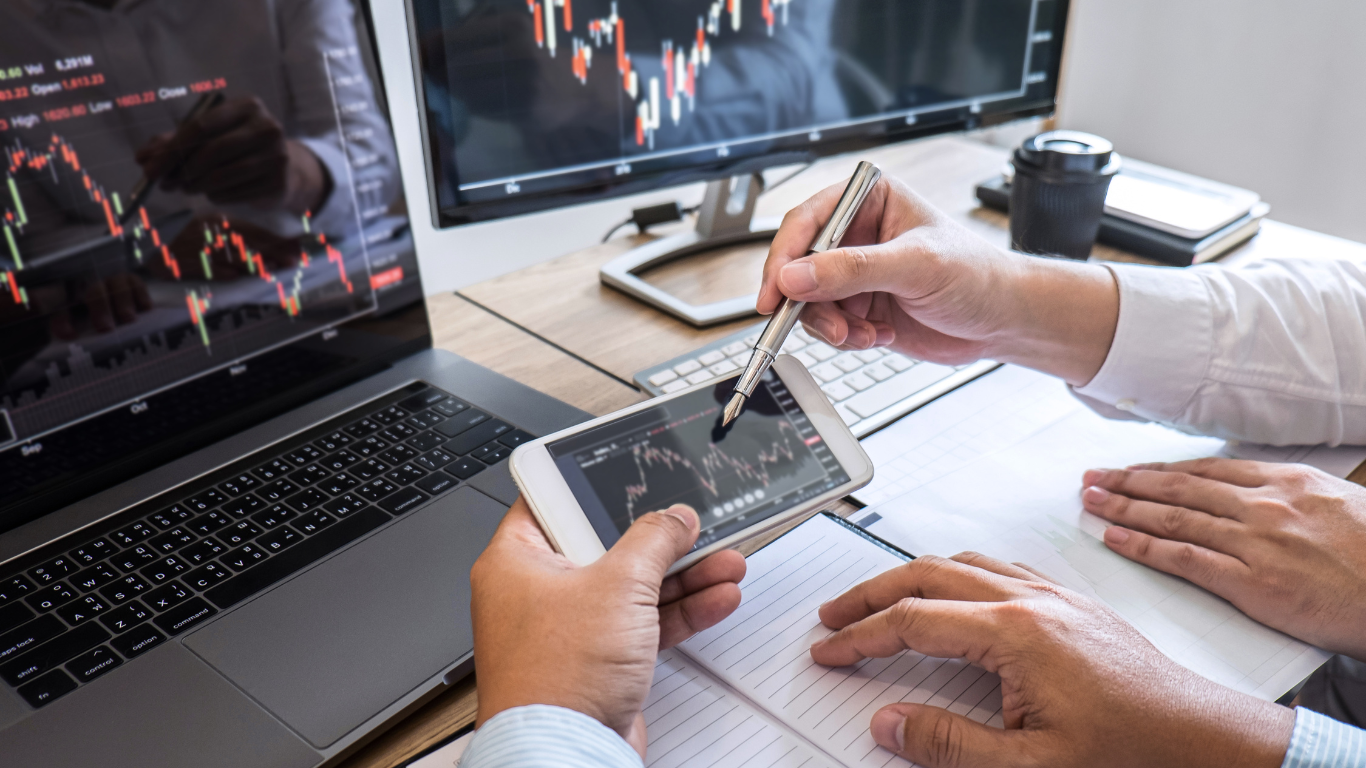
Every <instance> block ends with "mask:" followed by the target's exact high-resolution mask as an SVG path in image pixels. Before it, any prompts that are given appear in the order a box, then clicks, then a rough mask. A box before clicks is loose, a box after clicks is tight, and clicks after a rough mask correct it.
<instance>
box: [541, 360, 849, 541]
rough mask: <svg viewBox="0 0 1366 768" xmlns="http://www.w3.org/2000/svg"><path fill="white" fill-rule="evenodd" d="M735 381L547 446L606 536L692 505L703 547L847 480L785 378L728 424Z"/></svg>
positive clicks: (762, 390) (771, 379) (771, 382)
mask: <svg viewBox="0 0 1366 768" xmlns="http://www.w3.org/2000/svg"><path fill="white" fill-rule="evenodd" d="M733 384H734V382H733V381H731V382H728V383H726V384H721V385H716V386H715V387H709V388H706V389H703V390H699V391H697V392H694V393H692V394H689V395H685V396H683V397H681V398H677V399H674V400H669V401H668V402H665V403H663V404H662V405H660V406H658V407H656V408H651V409H649V410H646V411H642V412H641V413H637V414H634V415H632V416H630V417H627V418H625V419H622V420H620V421H617V422H613V423H611V424H607V425H604V426H602V427H598V428H597V429H594V430H590V431H588V432H585V433H583V434H581V435H576V436H574V437H572V438H568V439H566V440H562V441H559V442H556V443H552V444H551V445H550V446H549V449H550V452H551V455H552V456H553V457H554V458H555V461H556V465H557V466H559V467H560V470H561V472H562V473H563V474H564V477H565V479H566V480H567V481H568V483H569V486H570V489H571V490H572V491H573V492H574V494H575V498H577V499H578V500H579V502H580V505H581V506H582V507H583V509H584V511H585V512H586V513H587V514H588V517H589V520H590V521H592V522H593V523H594V527H595V528H596V529H597V530H598V532H599V535H600V536H603V538H604V540H605V541H608V542H612V541H615V540H616V537H617V536H619V535H620V534H621V533H622V532H624V531H625V530H626V529H627V528H629V527H630V525H631V523H633V522H634V521H635V520H636V519H637V518H639V517H640V516H641V515H643V514H646V513H648V512H654V511H658V510H662V509H667V508H668V507H670V506H672V505H674V504H687V505H688V506H691V507H692V508H693V509H695V510H696V511H697V512H698V514H699V516H700V517H701V521H702V532H701V535H700V537H699V538H698V541H697V546H698V547H702V546H706V545H707V544H710V543H711V542H713V541H717V540H719V539H722V538H725V537H726V536H727V535H729V534H731V533H734V532H735V531H738V530H740V529H743V528H746V527H748V526H750V525H753V524H754V523H756V522H759V521H761V520H763V519H765V518H767V517H769V516H771V515H773V514H775V513H778V512H782V511H785V510H788V509H791V508H792V507H794V506H796V505H797V504H799V503H800V502H802V501H805V500H807V499H810V498H814V497H815V496H818V495H820V494H821V493H823V492H825V491H827V490H829V489H831V488H834V487H836V486H838V485H840V484H842V483H844V482H847V480H848V475H847V474H846V473H845V472H844V470H843V469H842V468H841V467H840V466H839V463H838V461H837V460H836V459H835V457H834V455H833V454H831V452H830V450H829V448H828V447H827V446H826V445H825V443H824V442H823V441H822V439H821V436H820V434H819V433H817V432H816V429H815V428H814V427H813V426H812V425H811V422H810V421H809V420H808V419H807V417H806V415H805V414H804V413H803V412H802V410H801V408H800V407H799V406H798V405H797V402H796V401H795V400H794V399H793V397H792V395H791V394H790V393H789V392H788V390H787V388H786V386H785V385H784V384H783V382H782V380H781V379H779V378H778V377H777V376H776V375H774V374H773V373H772V372H770V373H769V374H768V375H767V377H766V378H765V380H764V381H763V383H762V384H761V386H760V387H759V389H757V390H756V391H755V395H754V397H753V398H751V400H750V401H749V404H748V406H747V407H746V410H745V412H744V413H743V414H741V416H740V418H739V419H737V420H736V421H735V422H734V423H733V424H732V425H731V426H730V427H729V428H722V427H721V426H720V415H721V408H722V405H723V404H724V403H725V401H726V400H728V399H729V398H730V395H731V393H732V388H733Z"/></svg>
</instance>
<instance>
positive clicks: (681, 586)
mask: <svg viewBox="0 0 1366 768" xmlns="http://www.w3.org/2000/svg"><path fill="white" fill-rule="evenodd" d="M746 567H747V564H746V563H745V556H744V555H742V554H740V553H739V552H736V551H735V550H733V549H727V550H725V551H723V552H717V553H716V554H714V555H712V556H711V557H708V558H707V559H705V560H703V561H702V562H700V563H698V564H697V565H694V566H692V567H691V568H689V569H688V570H686V571H684V572H682V573H677V574H674V575H673V576H670V577H669V578H667V579H665V580H664V584H663V585H662V586H661V587H660V589H659V602H660V604H661V605H663V604H664V603H672V602H673V601H675V600H681V599H683V598H684V597H686V596H688V595H690V594H692V593H694V592H701V591H702V590H704V589H706V588H707V587H710V586H713V585H716V584H723V583H725V582H731V583H733V584H739V583H740V581H741V580H742V579H744V578H745V569H746Z"/></svg>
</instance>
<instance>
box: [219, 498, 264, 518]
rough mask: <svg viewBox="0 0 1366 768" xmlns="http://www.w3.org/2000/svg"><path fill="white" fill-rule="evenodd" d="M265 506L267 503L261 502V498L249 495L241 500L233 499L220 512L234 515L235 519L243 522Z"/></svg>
mask: <svg viewBox="0 0 1366 768" xmlns="http://www.w3.org/2000/svg"><path fill="white" fill-rule="evenodd" d="M265 506H266V503H265V502H264V501H261V500H260V499H259V498H257V497H255V496H252V495H250V494H248V495H246V496H243V497H242V498H240V499H233V500H232V501H230V502H228V503H227V504H224V505H223V506H222V507H221V508H220V509H219V510H218V511H220V512H227V513H228V514H229V515H232V516H233V518H235V519H237V520H241V519H242V518H244V517H246V516H247V515H250V514H251V513H253V512H255V511H256V510H258V509H261V508H263V507H265Z"/></svg>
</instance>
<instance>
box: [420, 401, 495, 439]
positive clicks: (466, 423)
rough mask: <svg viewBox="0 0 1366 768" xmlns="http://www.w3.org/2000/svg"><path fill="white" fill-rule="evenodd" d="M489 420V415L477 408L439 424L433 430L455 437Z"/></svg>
mask: <svg viewBox="0 0 1366 768" xmlns="http://www.w3.org/2000/svg"><path fill="white" fill-rule="evenodd" d="M488 420H489V415H488V414H487V413H484V412H483V411H481V410H479V409H477V408H470V409H468V410H465V411H463V412H461V413H457V414H456V415H454V416H452V417H450V418H449V419H446V420H445V421H443V422H441V423H440V424H437V425H436V426H435V427H432V430H433V431H435V432H438V433H440V434H442V435H445V436H446V437H455V436H456V435H458V434H460V433H462V432H465V431H467V430H469V429H472V428H474V427H475V426H477V425H479V424H483V423H484V422H486V421H488Z"/></svg>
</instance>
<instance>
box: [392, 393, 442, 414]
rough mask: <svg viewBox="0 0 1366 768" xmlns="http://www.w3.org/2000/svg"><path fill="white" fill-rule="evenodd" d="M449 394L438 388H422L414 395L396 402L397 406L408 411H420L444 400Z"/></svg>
mask: <svg viewBox="0 0 1366 768" xmlns="http://www.w3.org/2000/svg"><path fill="white" fill-rule="evenodd" d="M447 397H449V395H447V394H446V393H445V392H442V391H441V390H439V389H424V390H422V391H421V392H418V393H417V394H416V395H413V396H412V397H410V398H408V399H406V400H400V401H399V402H398V407H400V408H403V409H405V410H409V411H420V410H422V409H423V408H427V407H430V406H433V405H436V404H437V403H439V402H441V401H442V400H445V399H446V398H447Z"/></svg>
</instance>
